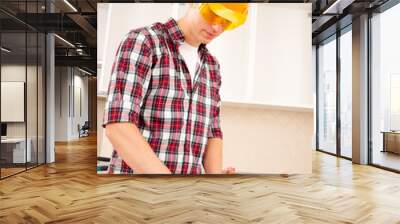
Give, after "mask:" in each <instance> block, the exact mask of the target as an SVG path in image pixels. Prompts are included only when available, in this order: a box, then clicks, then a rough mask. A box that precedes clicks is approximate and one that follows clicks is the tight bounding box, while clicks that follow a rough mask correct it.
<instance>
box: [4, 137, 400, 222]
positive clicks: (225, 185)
mask: <svg viewBox="0 0 400 224" xmlns="http://www.w3.org/2000/svg"><path fill="white" fill-rule="evenodd" d="M56 158H57V161H56V163H55V164H51V165H46V166H41V167H39V168H36V169H33V170H30V171H28V172H26V173H22V174H19V175H17V176H13V177H10V178H8V179H5V180H2V181H0V223H43V222H48V223H373V224H376V223H385V224H386V223H400V175H399V174H395V173H391V172H387V171H384V170H380V169H377V168H374V167H368V166H359V165H353V164H351V162H350V161H347V160H343V159H337V158H335V157H333V156H330V155H326V154H323V153H319V152H315V153H314V163H313V174H312V175H290V176H288V177H285V176H279V175H278V176H277V175H261V176H223V177H221V176H220V177H158V178H154V177H143V176H142V177H127V176H119V177H110V176H106V177H104V176H97V175H96V171H95V166H96V139H95V138H94V137H91V138H84V139H82V140H81V141H76V142H71V143H69V144H57V147H56Z"/></svg>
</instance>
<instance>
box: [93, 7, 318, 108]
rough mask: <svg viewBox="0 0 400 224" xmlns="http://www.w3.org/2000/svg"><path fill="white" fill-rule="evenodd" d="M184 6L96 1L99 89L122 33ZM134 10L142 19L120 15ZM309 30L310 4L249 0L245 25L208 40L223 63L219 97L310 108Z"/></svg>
mask: <svg viewBox="0 0 400 224" xmlns="http://www.w3.org/2000/svg"><path fill="white" fill-rule="evenodd" d="M186 7H187V4H186V5H185V4H178V3H167V4H138V3H135V4H115V3H113V4H109V3H104V4H98V34H99V35H98V36H99V38H98V49H99V50H98V56H97V61H98V74H99V80H98V93H99V95H105V94H106V92H107V88H108V82H109V77H110V73H111V66H112V63H113V61H114V57H115V53H116V50H117V48H118V45H119V44H120V41H121V40H122V38H123V37H124V36H125V35H126V34H127V33H128V32H129V31H130V30H132V29H134V28H139V27H143V26H147V25H150V24H152V23H154V22H157V21H158V22H165V21H166V20H167V19H168V17H171V16H174V17H180V16H181V15H183V13H184V12H185V9H186ZM148 12H151V13H148ZM132 14H135V16H136V17H137V18H140V20H135V19H122V18H129V17H130V16H131V15H132ZM115 24H118V26H116V25H115ZM311 33H312V32H311V4H303V3H301V4H293V3H291V4H278V3H274V4H263V3H258V4H250V9H249V15H248V19H247V21H246V23H245V24H244V25H243V26H241V27H239V28H237V29H234V30H232V31H226V32H224V33H223V34H222V35H221V36H220V37H218V38H216V39H215V40H213V41H212V42H211V43H210V44H208V48H209V50H210V52H211V53H212V54H213V55H215V56H216V57H217V59H218V60H219V62H220V64H221V76H222V86H221V99H222V101H225V102H241V103H259V104H266V105H279V106H293V107H303V108H313V107H314V102H313V89H314V88H313V80H314V76H313V73H312V68H311V66H312V62H311V57H312V55H311V54H312V47H311Z"/></svg>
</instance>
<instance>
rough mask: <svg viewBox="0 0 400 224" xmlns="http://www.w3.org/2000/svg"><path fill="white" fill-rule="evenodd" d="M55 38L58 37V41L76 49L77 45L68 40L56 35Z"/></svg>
mask: <svg viewBox="0 0 400 224" xmlns="http://www.w3.org/2000/svg"><path fill="white" fill-rule="evenodd" d="M54 36H56V37H57V38H58V39H60V40H61V41H63V42H64V43H66V44H68V45H69V46H71V47H73V48H75V45H73V44H71V42H69V41H67V40H66V39H64V38H62V37H60V36H58V35H57V34H54Z"/></svg>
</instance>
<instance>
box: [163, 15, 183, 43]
mask: <svg viewBox="0 0 400 224" xmlns="http://www.w3.org/2000/svg"><path fill="white" fill-rule="evenodd" d="M165 27H166V28H167V30H168V34H169V36H170V37H171V39H172V40H173V41H174V43H175V44H176V45H178V46H179V45H181V44H183V42H184V41H185V37H184V36H183V32H182V29H181V28H180V27H179V26H178V23H177V22H176V21H175V19H173V18H170V19H169V20H168V21H167V22H166V23H165Z"/></svg>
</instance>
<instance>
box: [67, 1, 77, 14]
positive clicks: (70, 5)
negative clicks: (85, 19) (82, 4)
mask: <svg viewBox="0 0 400 224" xmlns="http://www.w3.org/2000/svg"><path fill="white" fill-rule="evenodd" d="M64 2H65V4H67V5H68V6H69V7H70V8H71V9H72V10H74V11H75V12H78V10H77V9H76V8H75V7H74V6H73V5H72V4H71V3H69V1H68V0H64Z"/></svg>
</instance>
